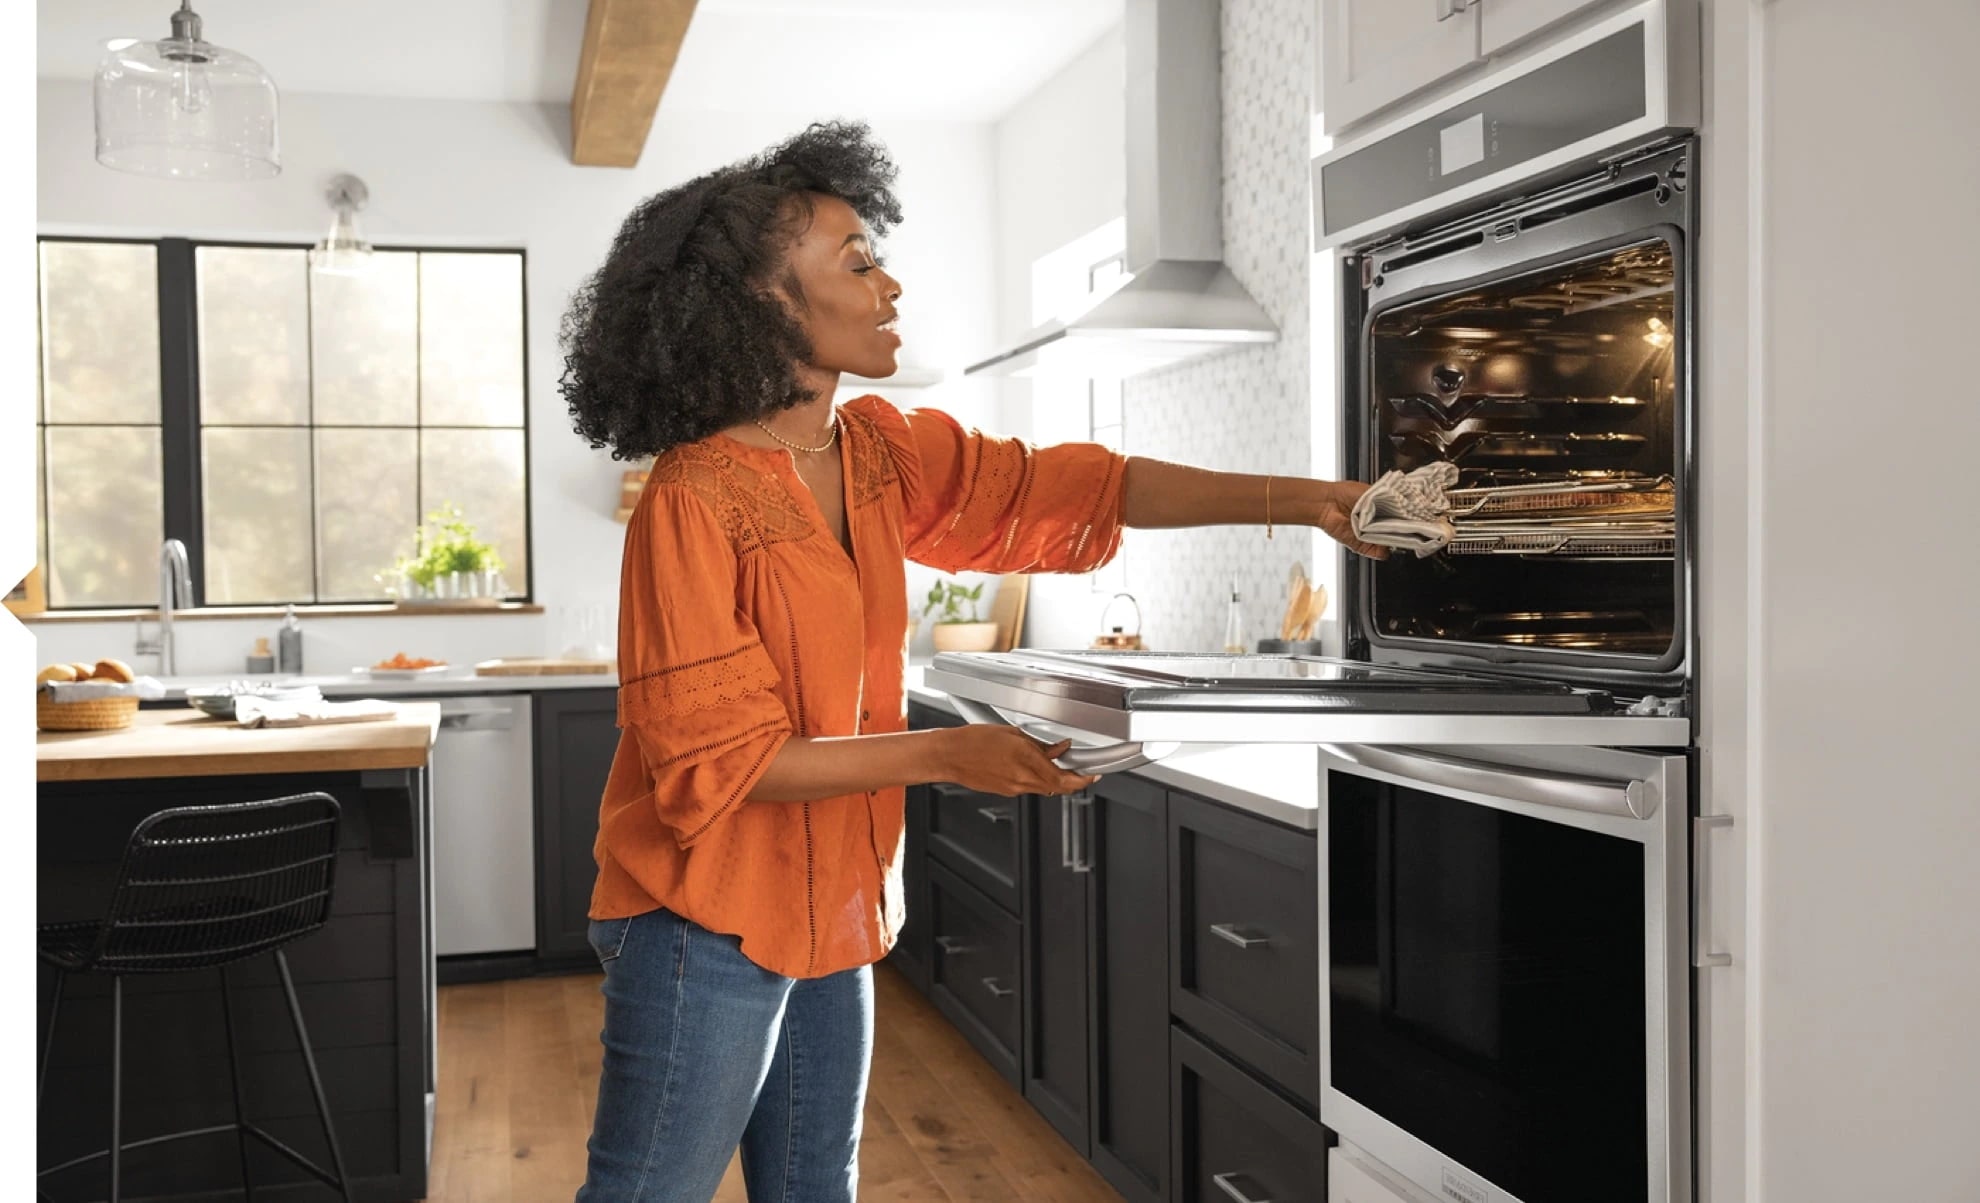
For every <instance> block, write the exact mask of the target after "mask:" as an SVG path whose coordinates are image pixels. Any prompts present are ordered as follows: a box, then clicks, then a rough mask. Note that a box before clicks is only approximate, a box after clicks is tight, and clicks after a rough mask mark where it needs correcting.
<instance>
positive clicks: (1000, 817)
mask: <svg viewBox="0 0 1980 1203" xmlns="http://www.w3.org/2000/svg"><path fill="white" fill-rule="evenodd" d="M976 813H977V814H980V815H982V816H983V817H984V818H986V819H988V820H990V821H991V822H992V823H1008V822H1010V821H1011V820H1012V819H1013V818H1014V817H1015V816H1013V815H1012V814H1011V808H1010V807H1008V806H979V807H977V808H976Z"/></svg>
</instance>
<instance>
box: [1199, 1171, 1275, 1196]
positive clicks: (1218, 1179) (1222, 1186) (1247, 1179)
mask: <svg viewBox="0 0 1980 1203" xmlns="http://www.w3.org/2000/svg"><path fill="white" fill-rule="evenodd" d="M1210 1181H1212V1182H1214V1183H1216V1184H1217V1189H1218V1190H1220V1191H1223V1192H1224V1193H1225V1194H1227V1195H1229V1196H1230V1197H1231V1203H1272V1200H1271V1197H1270V1196H1268V1195H1254V1194H1252V1193H1250V1192H1249V1191H1247V1190H1246V1189H1245V1187H1247V1186H1248V1187H1250V1188H1252V1190H1256V1189H1258V1184H1257V1183H1256V1182H1253V1181H1252V1180H1251V1175H1249V1174H1212V1175H1210ZM1240 1182H1242V1183H1243V1184H1244V1185H1243V1186H1240V1185H1238V1184H1239V1183H1240Z"/></svg>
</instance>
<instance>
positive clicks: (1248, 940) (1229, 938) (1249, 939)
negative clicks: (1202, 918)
mask: <svg viewBox="0 0 1980 1203" xmlns="http://www.w3.org/2000/svg"><path fill="white" fill-rule="evenodd" d="M1210 934H1211V935H1213V936H1215V937H1217V938H1218V939H1219V940H1222V941H1224V942H1225V943H1227V944H1235V945H1237V946H1238V947H1239V948H1256V947H1257V946H1259V945H1260V944H1270V943H1271V942H1272V937H1270V936H1247V935H1245V934H1244V933H1243V932H1242V931H1240V930H1238V926H1237V924H1235V923H1212V924H1211V925H1210Z"/></svg>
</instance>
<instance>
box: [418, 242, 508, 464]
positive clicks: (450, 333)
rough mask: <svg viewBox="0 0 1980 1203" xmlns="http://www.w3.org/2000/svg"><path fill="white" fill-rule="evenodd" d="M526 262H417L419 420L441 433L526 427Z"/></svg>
mask: <svg viewBox="0 0 1980 1203" xmlns="http://www.w3.org/2000/svg"><path fill="white" fill-rule="evenodd" d="M522 285H523V281H522V256H521V255H500V254H479V255H462V254H454V255H439V254H423V255H421V256H420V257H419V388H420V393H419V414H420V421H421V422H424V423H427V424H428V425H436V426H521V425H522V424H523V330H522V327H523V295H522Z"/></svg>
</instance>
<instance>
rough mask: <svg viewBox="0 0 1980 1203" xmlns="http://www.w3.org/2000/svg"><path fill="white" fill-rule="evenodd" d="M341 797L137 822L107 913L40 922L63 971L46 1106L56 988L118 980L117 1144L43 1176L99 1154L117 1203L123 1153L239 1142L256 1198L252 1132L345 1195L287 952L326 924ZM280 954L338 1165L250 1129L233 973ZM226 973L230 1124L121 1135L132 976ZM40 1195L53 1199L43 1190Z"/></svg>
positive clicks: (190, 811)
mask: <svg viewBox="0 0 1980 1203" xmlns="http://www.w3.org/2000/svg"><path fill="white" fill-rule="evenodd" d="M338 818H339V809H338V806H337V800H336V799H335V798H332V797H331V796H330V795H328V794H322V793H309V794H298V795H296V796H294V797H289V798H274V799H270V800H267V801H261V802H240V803H232V804H228V805H222V806H181V807H174V808H172V809H169V810H161V811H159V812H157V813H156V814H153V815H150V816H148V817H146V818H145V820H144V821H143V822H141V823H139V824H138V825H137V829H136V830H135V831H133V832H132V833H131V838H130V841H129V843H128V844H126V845H125V848H124V856H123V863H122V866H121V867H120V869H119V870H118V874H117V884H116V888H115V891H114V892H113V894H112V896H111V900H110V907H109V911H108V913H107V914H106V915H105V916H104V917H103V918H102V919H101V920H85V921H82V922H69V923H50V924H44V925H43V926H42V927H41V928H40V930H39V952H40V956H41V959H42V960H43V961H45V962H46V963H48V964H49V965H52V966H54V968H55V971H56V973H55V989H54V1001H53V1005H52V1006H51V1007H50V1009H49V1015H48V1031H47V1033H46V1035H45V1036H44V1038H43V1045H42V1052H41V1067H40V1071H39V1075H38V1078H37V1083H36V1087H35V1106H36V1109H37V1110H39V1108H40V1104H41V1096H42V1092H43V1089H44V1088H45V1087H46V1086H47V1083H48V1060H49V1055H50V1053H51V1052H52V1051H53V1049H54V1045H55V1025H56V1022H57V1020H58V1019H59V1018H60V1016H61V1010H62V988H63V985H64V984H65V983H66V982H67V980H68V977H69V975H70V974H72V973H100V974H105V975H108V976H109V978H110V999H111V1003H110V1017H111V1018H110V1042H111V1043H110V1145H109V1147H108V1148H105V1149H100V1150H98V1151H97V1152H94V1153H88V1154H85V1155H83V1156H81V1157H76V1158H72V1159H71V1160H69V1161H65V1162H63V1163H62V1164H60V1165H57V1166H51V1167H49V1168H48V1169H45V1170H42V1171H41V1172H40V1175H39V1178H40V1179H46V1178H48V1177H49V1176H50V1175H52V1174H59V1173H61V1172H63V1171H65V1170H71V1169H74V1168H76V1167H78V1166H81V1165H84V1164H86V1163H88V1162H92V1161H95V1160H97V1159H99V1158H108V1159H109V1162H110V1203H120V1201H121V1199H122V1190H123V1155H124V1154H125V1153H126V1152H129V1151H131V1150H134V1149H145V1148H150V1147H152V1146H155V1145H163V1144H168V1143H171V1142H173V1141H180V1140H189V1139H192V1138H194V1137H200V1136H212V1135H216V1134H218V1133H222V1132H232V1133H234V1134H235V1137H236V1139H237V1140H238V1142H239V1147H240V1161H241V1185H242V1188H243V1190H244V1191H245V1192H246V1195H247V1197H248V1198H249V1199H252V1198H253V1197H254V1184H253V1180H252V1178H251V1177H250V1176H249V1173H248V1138H249V1137H253V1138H254V1139H256V1140H258V1141H260V1142H261V1143H262V1144H264V1145H267V1146H268V1147H269V1148H270V1149H272V1150H274V1151H275V1152H276V1153H277V1154H279V1155H281V1156H282V1157H285V1158H287V1159H288V1160H290V1161H292V1162H294V1163H295V1164H296V1165H298V1166H300V1167H301V1168H302V1169H303V1170H304V1171H305V1172H307V1173H309V1174H311V1175H313V1176H314V1177H316V1178H317V1179H319V1180H321V1181H322V1182H323V1183H324V1184H325V1185H327V1186H330V1187H332V1188H334V1189H336V1190H338V1191H340V1192H342V1194H343V1197H344V1199H345V1201H346V1203H350V1200H351V1188H350V1180H349V1178H348V1177H347V1176H346V1175H345V1173H344V1155H343V1151H342V1150H341V1149H340V1148H339V1147H338V1144H337V1133H336V1130H335V1128H333V1127H332V1126H331V1123H330V1107H329V1104H328V1103H327V1102H326V1100H325V1098H324V1095H323V1079H322V1076H321V1075H320V1074H318V1072H317V1069H316V1054H315V1052H314V1051H313V1050H312V1049H311V1047H310V1043H309V1032H308V1029H307V1028H305V1027H304V1025H303V1016H302V1008H301V1007H300V1006H299V1005H298V1004H297V1002H296V984H295V980H294V979H293V978H292V977H291V976H290V974H289V961H288V957H286V956H285V955H284V954H283V952H282V947H283V945H285V944H288V943H290V942H291V941H293V940H296V939H298V938H300V937H302V936H306V935H308V934H309V933H311V932H313V931H315V930H317V929H318V928H320V927H322V926H323V925H324V923H325V922H327V921H328V919H329V917H330V899H331V890H332V887H333V885H334V884H335V879H336V865H337V827H338ZM265 955H272V956H273V958H274V961H275V969H276V972H277V973H278V974H279V975H280V976H281V980H282V993H283V995H284V997H285V998H286V999H287V1000H288V1004H289V1021H290V1023H291V1024H292V1025H293V1026H294V1029H295V1037H296V1043H297V1045H298V1046H300V1047H301V1049H302V1057H303V1066H304V1068H306V1069H307V1070H308V1072H309V1085H310V1090H311V1092H312V1093H313V1094H314V1096H315V1099H316V1113H317V1116H318V1118H319V1119H321V1120H322V1122H323V1136H324V1139H325V1141H326V1142H327V1143H328V1144H329V1146H330V1163H331V1166H332V1168H331V1169H330V1170H325V1169H324V1168H323V1167H322V1166H320V1165H318V1164H317V1163H316V1162H314V1161H312V1160H310V1159H309V1158H307V1157H305V1156H303V1155H302V1154H301V1153H299V1152H297V1151H296V1150H295V1149H293V1148H291V1147H289V1145H287V1144H286V1143H284V1142H283V1141H281V1140H279V1139H277V1138H276V1137H274V1136H272V1135H270V1134H269V1133H268V1132H267V1131H265V1130H263V1129H262V1128H260V1127H258V1126H257V1125H255V1124H251V1123H249V1122H248V1121H247V1119H246V1117H245V1113H244V1111H243V1109H242V1106H241V1058H240V1053H239V1051H238V1049H237V1048H236V1036H235V1031H234V1015H233V1005H232V1003H231V1002H230V1001H229V992H230V989H229V987H230V983H229V977H228V972H227V967H228V966H230V965H233V964H235V963H236V962H239V961H244V960H246V959H248V958H250V957H256V956H265ZM205 969H218V970H219V971H220V1012H221V1019H222V1022H223V1023H224V1024H225V1025H226V1029H227V1071H228V1074H229V1076H230V1077H231V1078H232V1084H233V1095H234V1121H233V1122H232V1123H229V1124H219V1125H216V1126H213V1127H206V1128H195V1129H190V1130H187V1131H183V1132H170V1133H166V1134H165V1135H162V1136H150V1137H146V1138H144V1139H142V1140H133V1141H126V1140H124V1133H123V1094H124V1049H123V1045H124V981H123V979H124V978H125V977H126V976H127V975H130V974H136V973H153V974H155V973H183V972H187V971H192V970H205ZM37 1194H39V1195H40V1197H41V1198H43V1199H47V1198H49V1197H50V1196H49V1195H48V1194H47V1193H46V1191H45V1190H38V1191H37Z"/></svg>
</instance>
